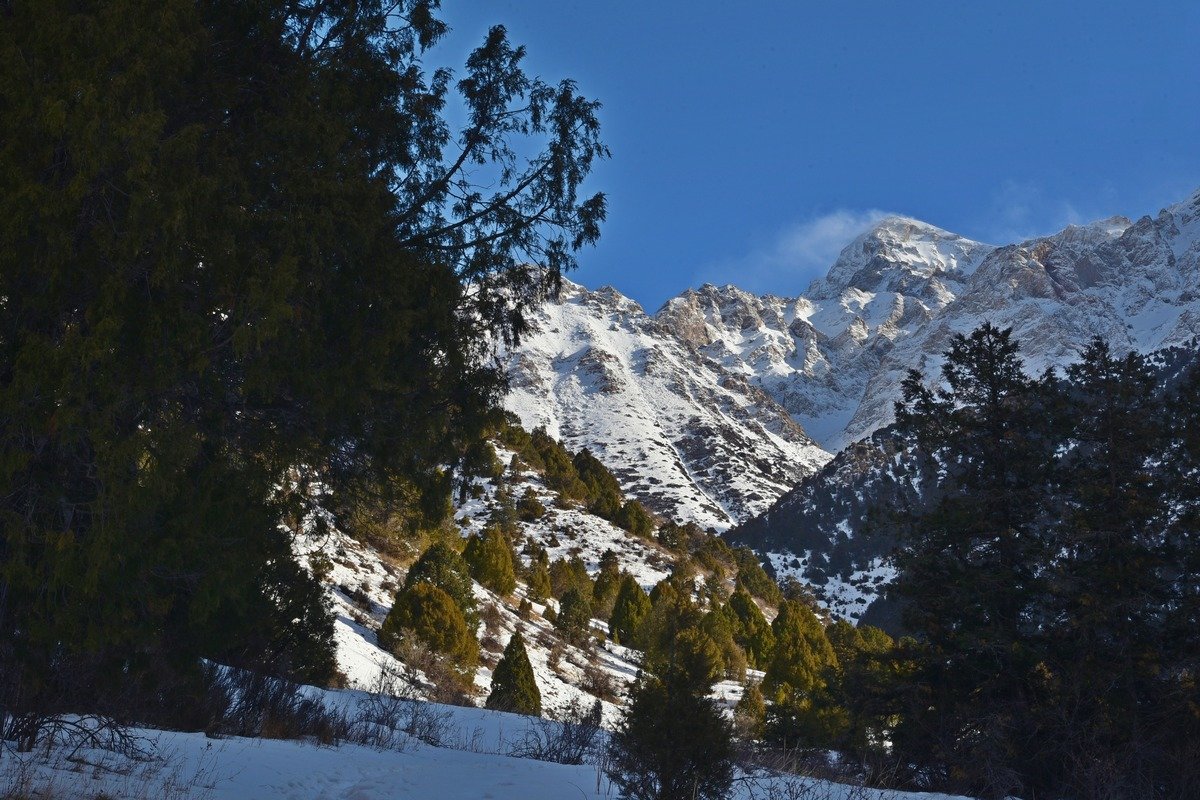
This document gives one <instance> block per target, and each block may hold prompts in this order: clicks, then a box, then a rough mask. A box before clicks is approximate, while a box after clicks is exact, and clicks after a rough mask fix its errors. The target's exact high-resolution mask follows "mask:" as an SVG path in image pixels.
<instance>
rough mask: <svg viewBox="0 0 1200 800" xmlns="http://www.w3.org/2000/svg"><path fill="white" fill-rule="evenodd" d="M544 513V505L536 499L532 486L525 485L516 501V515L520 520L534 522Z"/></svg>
mask: <svg viewBox="0 0 1200 800" xmlns="http://www.w3.org/2000/svg"><path fill="white" fill-rule="evenodd" d="M545 514H546V507H545V506H544V505H542V501H541V500H538V496H537V493H536V492H534V491H533V487H532V486H527V487H525V492H524V493H523V494H522V495H521V499H520V500H518V501H517V517H518V519H520V520H521V521H522V522H536V521H537V520H539V519H541V518H542V517H543V516H545Z"/></svg>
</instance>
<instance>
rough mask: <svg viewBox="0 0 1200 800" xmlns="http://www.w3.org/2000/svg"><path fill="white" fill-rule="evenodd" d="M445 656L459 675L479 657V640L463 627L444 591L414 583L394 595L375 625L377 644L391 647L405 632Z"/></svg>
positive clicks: (399, 641)
mask: <svg viewBox="0 0 1200 800" xmlns="http://www.w3.org/2000/svg"><path fill="white" fill-rule="evenodd" d="M406 631H408V632H411V633H412V635H414V636H415V637H416V638H417V639H418V640H419V641H421V642H422V643H423V644H425V645H426V646H428V647H429V649H430V650H433V651H434V652H435V653H441V654H442V655H444V656H446V657H448V658H449V659H450V661H451V663H452V664H453V665H454V666H455V667H456V668H457V669H458V670H459V672H460V673H461V674H463V675H469V674H470V672H471V670H472V669H474V667H475V665H476V663H478V661H479V642H478V641H477V640H476V639H475V635H474V634H473V633H472V632H471V630H470V629H469V628H468V627H467V621H466V619H465V618H464V617H463V613H462V610H461V609H460V608H459V607H458V604H457V603H455V602H454V598H452V597H451V596H450V595H449V594H448V593H447V592H445V591H443V590H442V589H440V588H439V587H437V586H434V585H433V584H431V583H424V582H421V583H417V584H414V585H413V587H412V588H411V589H403V590H401V591H400V593H399V594H397V595H396V602H395V603H394V604H393V606H392V610H391V611H389V612H388V615H387V618H386V619H384V621H383V625H382V627H380V629H379V644H380V645H381V646H382V647H383V648H384V649H386V650H395V649H396V648H397V647H398V646H399V645H400V644H401V642H402V641H403V639H404V635H405V632H406Z"/></svg>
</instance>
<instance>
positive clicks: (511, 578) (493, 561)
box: [463, 528, 517, 595]
mask: <svg viewBox="0 0 1200 800" xmlns="http://www.w3.org/2000/svg"><path fill="white" fill-rule="evenodd" d="M463 561H465V562H466V563H467V566H468V567H469V568H470V570H471V577H472V578H474V579H475V580H476V581H478V582H479V584H480V585H481V586H484V587H486V588H488V589H491V590H492V591H493V592H495V593H497V594H500V595H510V594H512V593H513V591H514V590H515V589H516V588H517V576H516V570H515V569H514V567H513V553H512V547H510V546H509V544H508V539H506V538H505V537H504V534H503V533H501V532H500V530H499V529H498V528H488V529H487V530H485V531H484V532H483V534H482V535H479V536H472V537H470V538H468V539H467V545H466V548H465V549H464V550H463Z"/></svg>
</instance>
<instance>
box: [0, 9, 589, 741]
mask: <svg viewBox="0 0 1200 800" xmlns="http://www.w3.org/2000/svg"><path fill="white" fill-rule="evenodd" d="M435 9H436V3H430V2H426V0H401V2H395V3H394V2H382V0H361V1H360V2H354V3H345V2H333V3H325V2H322V3H296V2H257V3H242V2H232V1H231V0H198V1H195V2H193V0H166V1H165V2H161V3H150V4H146V3H137V2H131V1H130V0H120V1H119V2H115V3H102V2H82V3H80V2H57V0H51V1H50V2H36V3H34V2H25V1H24V0H18V1H17V2H6V3H3V4H0V109H2V110H3V113H0V142H3V146H2V147H0V298H3V301H2V302H0V419H2V420H3V425H2V426H0V486H3V487H4V491H3V492H0V527H2V533H0V598H2V599H0V709H3V710H4V711H13V710H18V709H26V710H28V709H35V710H44V711H54V710H70V711H85V710H88V709H100V710H104V709H107V710H110V711H116V710H119V709H117V708H116V706H117V705H118V703H117V702H116V701H115V700H114V698H115V697H116V695H117V694H118V693H119V691H120V690H121V689H122V688H129V687H131V686H132V684H135V683H140V684H142V685H143V686H142V690H139V689H138V688H137V687H133V688H130V690H129V692H127V693H126V694H127V696H129V697H134V698H137V699H139V700H145V701H147V702H149V701H150V700H151V699H153V698H155V697H168V696H171V695H172V691H173V689H172V686H174V685H176V684H178V682H179V681H180V680H185V679H188V677H189V675H194V674H195V673H196V670H197V669H198V667H197V666H196V665H197V663H198V658H199V657H201V656H207V657H209V658H213V659H217V660H220V661H224V662H230V663H236V664H241V665H244V666H252V667H259V668H265V669H270V670H272V671H275V672H277V673H281V674H286V675H290V676H293V677H297V678H304V679H307V680H313V681H322V680H326V679H328V678H330V677H331V673H332V669H333V661H332V649H331V646H330V645H331V642H332V618H331V616H330V614H329V612H328V610H326V609H324V608H323V607H322V603H321V594H320V591H321V589H320V587H319V585H318V584H317V583H316V581H315V580H313V578H312V576H311V575H308V574H307V573H306V571H305V570H302V569H300V568H299V567H298V565H297V564H296V562H295V561H294V557H293V555H292V548H291V542H290V541H289V538H288V536H287V534H286V533H285V532H283V531H281V530H280V527H279V525H280V522H281V521H283V520H289V519H290V520H296V521H300V522H303V521H305V520H319V519H321V518H322V517H321V516H320V515H319V514H315V515H314V514H310V513H309V512H310V511H312V510H313V509H312V505H313V504H314V503H319V502H324V500H325V495H323V493H322V491H320V487H327V488H329V489H330V490H331V492H330V496H333V497H338V498H343V502H349V500H347V499H346V498H352V497H354V496H355V494H358V493H360V492H366V491H368V490H370V491H376V490H378V491H384V490H386V489H387V487H389V486H390V485H391V484H392V482H393V481H400V482H401V483H403V484H404V485H406V486H415V487H418V489H419V491H420V492H421V493H422V494H427V495H428V496H429V497H430V498H431V500H432V501H435V502H433V504H434V505H441V506H443V507H444V499H445V496H446V493H447V492H449V482H448V480H447V476H446V475H445V474H444V473H443V472H442V471H441V466H442V465H445V464H450V463H455V462H456V460H457V459H458V456H459V454H461V453H462V452H463V446H464V444H465V443H468V442H471V441H474V440H476V439H477V438H478V436H479V433H480V431H481V430H483V429H484V428H485V427H486V419H487V417H488V415H489V414H490V412H491V409H492V408H494V405H495V401H496V397H497V394H498V392H499V390H500V388H501V385H502V380H501V375H500V373H499V371H498V370H497V369H496V368H495V367H494V366H493V365H491V364H489V362H488V360H487V359H485V358H482V356H483V355H484V354H485V352H486V350H487V348H488V347H489V346H490V345H489V344H488V342H489V341H498V340H503V339H505V338H511V337H512V336H513V335H515V334H519V333H520V332H521V331H522V330H523V329H524V327H525V322H524V320H525V315H526V312H527V310H528V308H529V307H530V305H531V303H534V302H537V301H539V300H540V299H541V298H542V297H543V296H544V295H545V293H546V292H547V291H550V290H552V289H553V288H554V286H555V285H556V282H557V280H558V277H559V275H560V274H561V272H562V271H563V270H564V269H568V268H570V267H571V266H572V264H573V259H574V253H575V252H576V251H577V250H578V249H579V248H580V247H582V246H584V245H586V244H588V243H590V242H593V241H595V239H596V237H597V235H598V224H599V222H600V221H601V219H602V218H603V216H604V200H603V197H602V196H595V197H592V198H584V197H581V196H579V194H578V189H579V186H580V185H581V183H582V181H583V180H584V179H585V178H586V176H587V175H588V173H589V171H590V169H591V166H592V164H593V163H594V161H595V159H597V158H602V157H604V156H605V155H606V150H605V148H604V146H603V144H602V143H601V142H600V141H599V139H598V124H597V120H596V109H597V104H596V103H594V102H593V101H590V100H587V99H586V98H583V97H580V96H579V95H578V93H577V92H576V91H575V89H574V86H573V84H571V83H570V82H564V83H562V84H560V85H558V86H550V85H547V84H545V83H543V82H541V81H539V80H536V79H532V78H530V77H529V76H527V75H526V74H525V73H524V71H523V68H522V59H523V56H524V51H523V50H522V49H521V48H519V47H515V46H514V45H512V44H511V43H510V42H509V40H508V38H507V36H506V34H505V31H504V29H503V28H501V27H496V28H494V29H492V31H491V32H490V33H489V34H488V35H487V38H486V40H485V41H484V42H483V44H482V45H481V46H480V47H479V48H478V49H477V50H476V51H474V53H472V54H471V56H470V57H469V58H468V61H467V64H466V67H465V69H464V70H463V72H462V74H461V78H460V80H458V81H457V82H452V81H451V80H450V74H449V72H448V71H444V70H436V71H432V72H426V71H425V70H424V69H423V67H422V64H423V62H424V60H425V59H426V57H427V53H426V51H427V49H428V48H430V47H431V46H433V45H434V44H435V43H436V42H437V41H438V40H439V39H440V38H441V36H442V35H443V34H444V32H445V30H446V28H445V26H444V25H443V24H442V23H441V22H440V21H438V20H437V19H436V18H435V16H434V13H433V12H434V11H435ZM455 92H457V94H458V95H459V97H460V99H461V103H462V105H463V106H464V113H463V114H462V115H461V118H462V119H463V125H462V127H461V129H460V130H455V129H453V128H452V127H451V124H450V122H449V118H448V116H445V115H444V112H445V109H446V108H447V104H454V103H457V102H458V101H456V100H452V99H451V97H450V96H451V94H453V93H455ZM522 154H528V155H530V156H531V157H530V158H528V159H525V158H523V157H522ZM527 264H539V265H541V266H542V267H544V269H538V270H531V269H528V268H526V267H525V266H524V265H527ZM468 287H469V288H468ZM492 334H494V337H493V336H491V335H492ZM281 587H283V588H284V589H285V590H286V591H285V592H284V593H283V594H282V595H281V594H280V592H279V589H280V588H281ZM296 614H299V616H295V615H296ZM110 701H113V702H110ZM0 713H3V712H0ZM22 713H23V712H22ZM142 718H143V719H144V718H145V717H144V715H143V717H142Z"/></svg>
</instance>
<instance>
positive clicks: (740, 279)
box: [696, 208, 889, 294]
mask: <svg viewBox="0 0 1200 800" xmlns="http://www.w3.org/2000/svg"><path fill="white" fill-rule="evenodd" d="M886 216H889V214H888V212H886V211H880V210H878V209H869V210H866V211H859V210H853V209H844V208H843V209H837V210H836V211H832V212H830V213H828V214H822V215H820V216H818V217H813V218H811V219H806V220H802V221H800V222H796V223H793V224H791V225H788V226H787V227H785V228H783V229H782V230H780V231H778V232H777V233H776V234H774V235H773V236H772V237H771V238H769V239H768V240H767V241H764V242H762V243H761V244H757V245H754V246H752V248H751V249H750V251H749V252H748V253H746V254H745V255H743V256H739V257H736V258H732V259H725V260H722V261H717V262H714V263H712V264H709V265H707V266H706V267H705V268H704V269H702V270H701V271H700V272H699V273H698V274H697V276H696V282H697V283H717V284H724V283H732V284H735V285H737V286H739V287H741V288H743V289H748V290H750V291H753V292H775V293H777V294H798V293H800V292H802V291H804V289H806V288H807V287H808V284H809V282H810V281H812V280H813V279H814V278H818V277H821V276H823V275H824V274H825V273H826V272H827V271H828V270H829V267H830V266H832V264H833V262H834V261H835V260H836V259H837V256H838V253H840V252H841V250H842V248H843V247H845V246H846V245H847V244H849V243H850V242H851V241H853V240H854V237H856V236H858V235H859V234H861V233H864V232H865V231H867V230H868V229H869V228H870V227H871V226H872V225H874V224H875V223H877V222H878V221H879V220H881V219H883V218H884V217H886Z"/></svg>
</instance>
